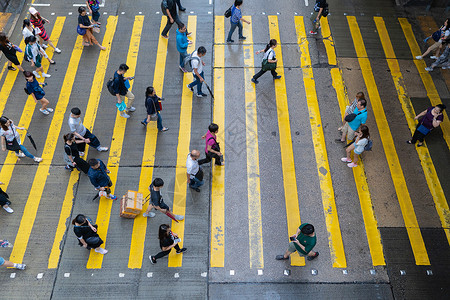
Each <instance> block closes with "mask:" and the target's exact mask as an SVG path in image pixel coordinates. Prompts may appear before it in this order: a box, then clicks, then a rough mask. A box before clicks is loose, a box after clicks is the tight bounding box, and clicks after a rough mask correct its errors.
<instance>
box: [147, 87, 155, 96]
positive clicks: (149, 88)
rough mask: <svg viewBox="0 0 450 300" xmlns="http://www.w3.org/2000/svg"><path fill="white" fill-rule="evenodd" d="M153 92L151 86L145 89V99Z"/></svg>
mask: <svg viewBox="0 0 450 300" xmlns="http://www.w3.org/2000/svg"><path fill="white" fill-rule="evenodd" d="M154 91H155V89H154V88H153V87H152V86H149V87H147V89H146V90H145V97H148V96H150V95H151V94H153V92H154Z"/></svg>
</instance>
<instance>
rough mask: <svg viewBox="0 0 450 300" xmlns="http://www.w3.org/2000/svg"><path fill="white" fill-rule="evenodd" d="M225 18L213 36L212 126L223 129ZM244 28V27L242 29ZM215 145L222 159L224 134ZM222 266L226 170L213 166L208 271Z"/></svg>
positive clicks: (217, 18) (218, 19) (220, 18)
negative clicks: (217, 144)
mask: <svg viewBox="0 0 450 300" xmlns="http://www.w3.org/2000/svg"><path fill="white" fill-rule="evenodd" d="M224 19H225V17H224V16H215V22H214V26H215V29H214V30H215V32H214V43H215V45H214V123H216V124H217V125H219V128H222V129H223V128H225V69H224V66H225V45H223V44H224V43H225V32H224V30H225V29H224V28H225V20H224ZM245 28H247V26H246V27H245ZM217 141H218V142H219V143H220V145H222V146H221V148H220V150H221V151H222V154H223V155H224V157H225V130H221V131H219V134H218V136H217ZM224 264H225V167H218V166H215V165H214V164H213V167H212V182H211V255H210V265H211V267H213V268H214V267H220V268H223V267H224Z"/></svg>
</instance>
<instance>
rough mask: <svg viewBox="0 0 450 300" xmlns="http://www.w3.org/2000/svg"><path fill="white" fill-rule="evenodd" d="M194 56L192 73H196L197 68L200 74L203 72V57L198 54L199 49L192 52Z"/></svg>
mask: <svg viewBox="0 0 450 300" xmlns="http://www.w3.org/2000/svg"><path fill="white" fill-rule="evenodd" d="M192 57H193V58H192V59H191V65H192V73H194V69H197V72H198V74H201V73H202V72H203V64H202V58H201V57H200V56H198V54H197V51H194V52H193V53H192ZM194 57H197V58H198V59H195V58H194ZM194 74H195V73H194Z"/></svg>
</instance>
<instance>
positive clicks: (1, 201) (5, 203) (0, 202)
mask: <svg viewBox="0 0 450 300" xmlns="http://www.w3.org/2000/svg"><path fill="white" fill-rule="evenodd" d="M3 184H4V183H3V182H0V185H3ZM10 205H11V201H9V196H8V194H7V193H6V192H5V191H3V189H2V188H0V206H1V207H3V209H4V210H6V212H7V213H10V214H12V213H13V212H14V210H13V209H12V208H11V207H9V206H10Z"/></svg>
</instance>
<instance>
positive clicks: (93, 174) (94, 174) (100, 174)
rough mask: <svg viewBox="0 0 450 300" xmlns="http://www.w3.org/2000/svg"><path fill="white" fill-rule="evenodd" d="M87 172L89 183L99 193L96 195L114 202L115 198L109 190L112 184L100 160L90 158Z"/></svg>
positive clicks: (107, 171)
mask: <svg viewBox="0 0 450 300" xmlns="http://www.w3.org/2000/svg"><path fill="white" fill-rule="evenodd" d="M89 166H91V167H90V168H89V171H88V173H87V175H88V176H89V180H90V181H91V183H92V185H93V186H94V188H95V189H96V190H97V191H99V192H98V195H99V196H100V197H102V196H103V197H106V198H108V199H111V200H116V199H117V197H116V196H114V195H113V194H111V189H110V187H112V185H113V183H112V181H111V179H110V178H109V176H108V174H109V173H111V172H110V171H109V170H108V169H107V168H106V166H105V164H104V163H103V161H102V160H100V159H95V158H91V159H90V160H89Z"/></svg>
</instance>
